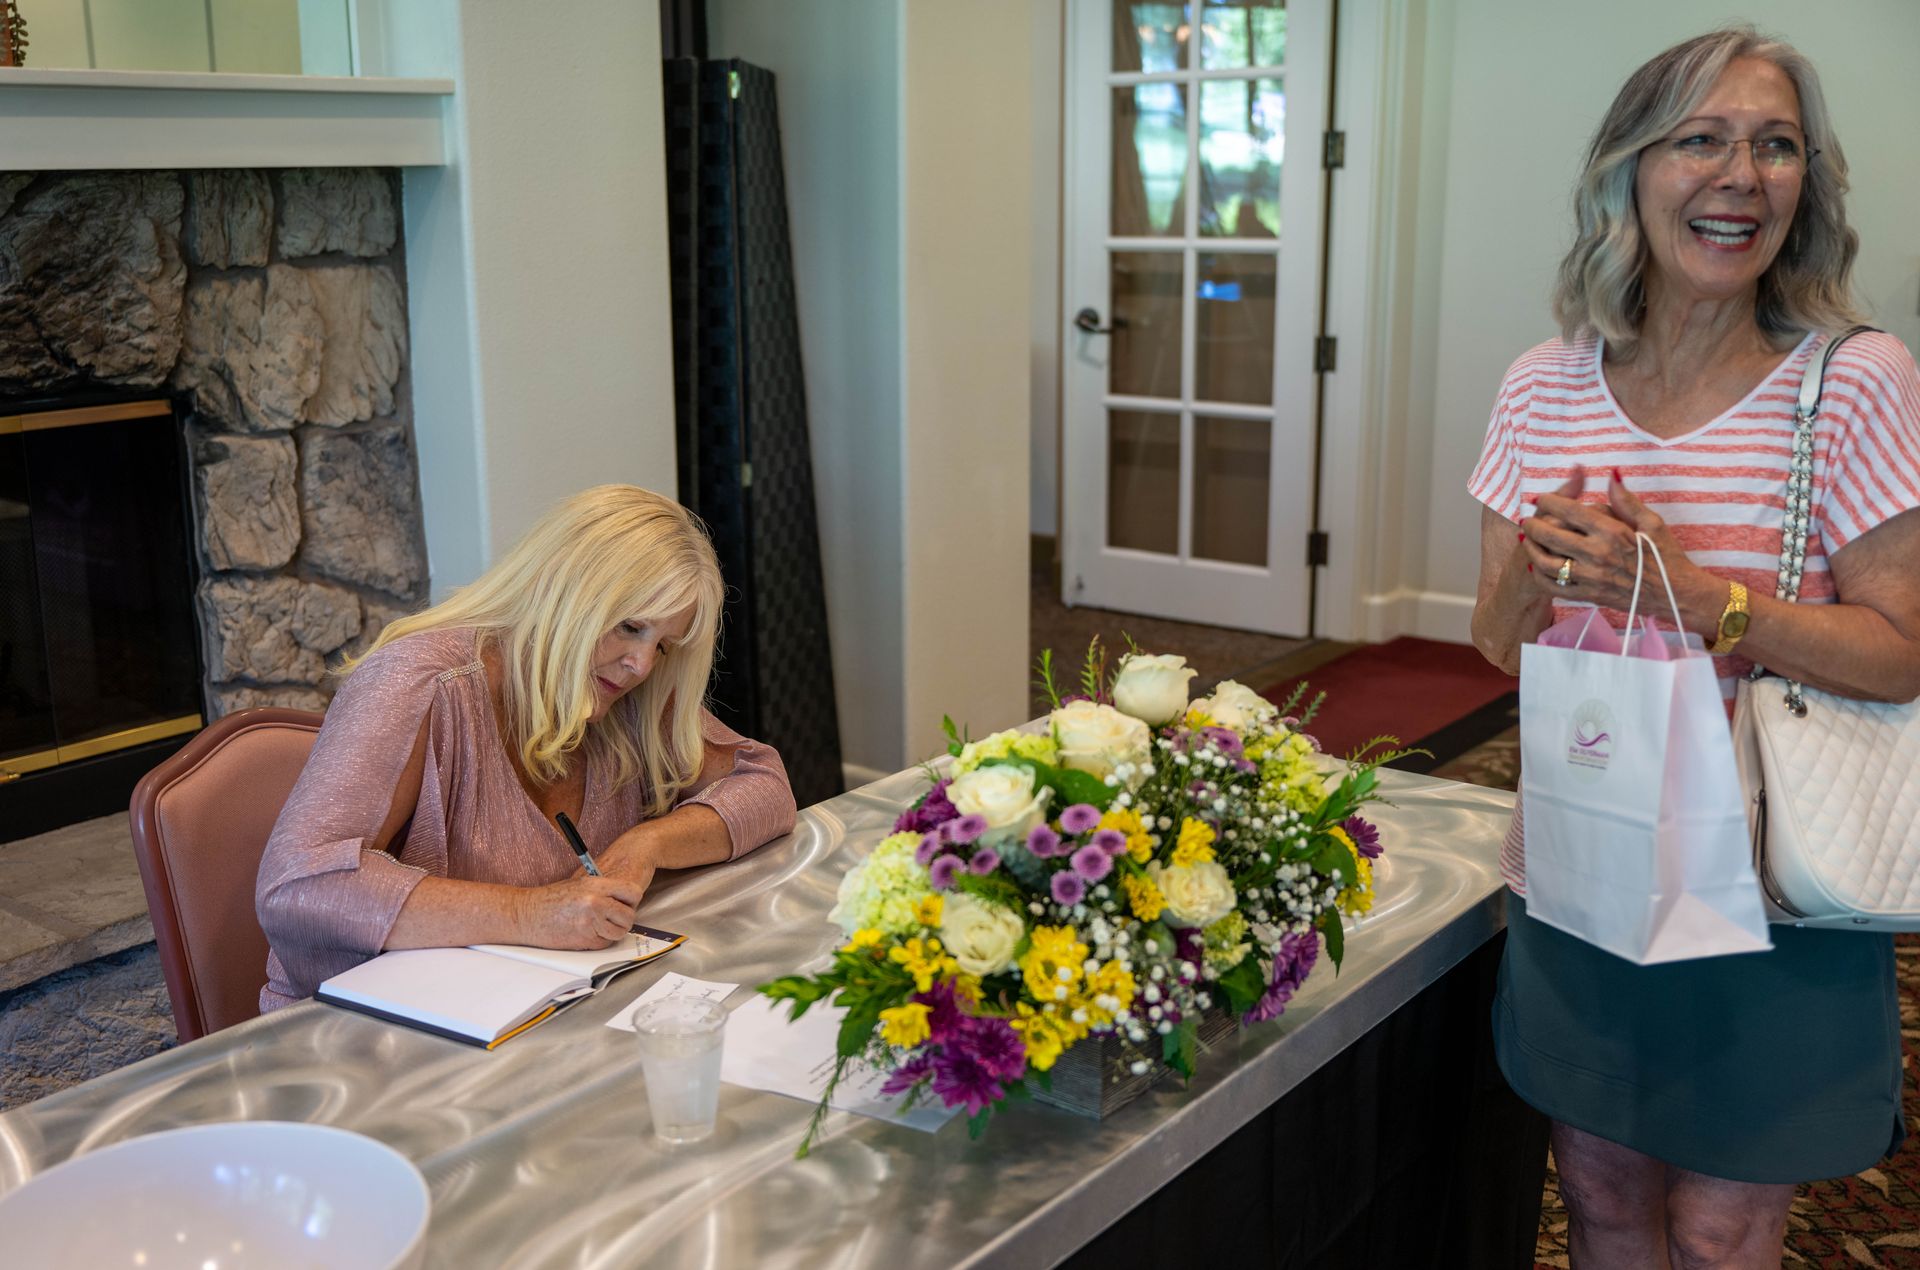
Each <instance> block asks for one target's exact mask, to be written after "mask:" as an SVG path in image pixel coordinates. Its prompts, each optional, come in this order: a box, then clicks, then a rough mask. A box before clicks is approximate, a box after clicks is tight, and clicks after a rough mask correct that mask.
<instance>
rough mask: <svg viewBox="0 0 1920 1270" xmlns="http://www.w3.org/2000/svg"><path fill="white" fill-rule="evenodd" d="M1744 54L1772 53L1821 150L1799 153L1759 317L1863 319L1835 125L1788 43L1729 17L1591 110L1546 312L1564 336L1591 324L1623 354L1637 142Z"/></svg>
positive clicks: (1641, 146) (1768, 322) (1774, 322)
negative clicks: (1571, 219)
mask: <svg viewBox="0 0 1920 1270" xmlns="http://www.w3.org/2000/svg"><path fill="white" fill-rule="evenodd" d="M1743 57H1755V58H1759V59H1761V60H1762V61H1766V62H1771V63H1772V64H1773V65H1775V66H1777V67H1779V68H1780V69H1781V70H1782V71H1783V72H1785V73H1786V75H1787V78H1789V79H1791V80H1792V81H1793V86H1794V89H1795V91H1796V92H1798V93H1799V95H1800V127H1801V131H1802V132H1803V133H1804V134H1805V136H1806V141H1807V146H1808V149H1809V153H1811V152H1812V151H1816V150H1817V151H1819V155H1818V157H1817V158H1814V159H1812V161H1810V162H1809V163H1808V165H1807V170H1806V176H1805V178H1804V180H1803V181H1802V183H1801V187H1800V204H1799V206H1798V208H1796V209H1795V211H1794V217H1793V224H1792V225H1791V226H1790V227H1789V228H1788V230H1787V240H1786V242H1785V243H1784V244H1782V245H1781V248H1780V254H1779V255H1778V256H1776V257H1774V261H1773V263H1772V265H1770V266H1769V267H1768V269H1767V272H1766V273H1765V274H1764V275H1762V277H1761V279H1760V294H1759V296H1758V299H1757V303H1756V308H1755V317H1756V319H1757V320H1758V322H1759V324H1760V329H1761V330H1762V331H1764V332H1766V333H1767V335H1768V336H1770V337H1772V338H1773V339H1774V340H1775V341H1776V342H1785V341H1786V340H1787V339H1788V337H1797V336H1798V335H1800V334H1801V333H1803V332H1806V331H1832V330H1843V329H1845V328H1846V327H1849V326H1852V325H1854V324H1855V323H1857V322H1860V321H1862V320H1863V319H1862V317H1861V316H1860V310H1859V308H1858V306H1857V304H1856V302H1855V300H1854V296H1853V283H1852V273H1853V258H1854V256H1855V254H1856V253H1857V252H1858V251H1859V248H1860V237H1859V235H1858V234H1856V233H1854V231H1853V229H1852V228H1851V227H1850V226H1849V225H1848V224H1847V209H1846V193H1847V156H1846V154H1845V152H1843V151H1842V150H1841V148H1840V140H1839V138H1838V137H1836V136H1834V134H1833V117H1832V116H1831V115H1830V114H1829V113H1828V111H1827V99H1826V96H1825V95H1824V94H1823V93H1822V92H1821V91H1820V77H1819V75H1817V74H1816V73H1815V72H1814V69H1813V64H1812V63H1811V62H1809V61H1808V60H1807V59H1806V58H1805V57H1804V56H1803V55H1802V54H1801V53H1800V52H1799V50H1797V49H1795V48H1794V47H1793V46H1792V45H1790V44H1785V43H1782V42H1781V41H1779V40H1774V39H1769V38H1766V37H1764V36H1762V35H1761V34H1760V33H1759V32H1757V31H1755V30H1754V29H1753V28H1752V27H1750V26H1730V27H1726V28H1724V29H1722V30H1718V31H1713V32H1709V33H1708V34H1706V35H1701V36H1696V37H1695V38H1693V39H1691V40H1688V41H1686V42H1685V43H1684V44H1676V45H1674V46H1673V47H1672V48H1670V49H1668V50H1667V51H1666V52H1664V53H1662V54H1660V55H1659V56H1658V57H1656V58H1654V59H1653V60H1652V61H1650V62H1648V63H1647V64H1646V65H1644V66H1642V67H1641V68H1640V69H1639V70H1637V71H1635V72H1634V73H1633V75H1632V76H1631V77H1630V78H1629V79H1628V80H1627V82H1626V86H1625V87H1623V88H1622V89H1621V90H1620V95H1619V96H1617V97H1615V98H1614V99H1613V106H1612V108H1611V109H1609V110H1608V111H1607V116H1606V118H1605V119H1603V120H1601V121H1600V128H1599V130H1598V131H1597V132H1595V133H1594V135H1593V143H1592V145H1591V146H1589V147H1588V150H1587V166H1586V170H1585V171H1584V172H1582V173H1581V175H1580V183H1579V185H1578V186H1577V188H1576V190H1575V193H1574V209H1575V215H1576V223H1577V227H1578V232H1577V236H1576V237H1575V239H1574V243H1573V248H1572V249H1571V250H1570V251H1568V252H1567V255H1566V258H1565V259H1564V260H1562V261H1561V262H1560V278H1559V281H1558V282H1557V283H1556V285H1555V286H1554V289H1553V316H1554V318H1555V319H1556V320H1557V321H1558V322H1559V323H1560V329H1561V333H1562V334H1563V335H1564V336H1565V337H1566V338H1567V339H1568V340H1569V341H1571V340H1574V339H1577V338H1579V337H1580V336H1582V335H1584V334H1587V333H1588V332H1597V333H1598V334H1599V335H1600V336H1601V338H1603V339H1604V340H1606V342H1607V344H1608V345H1609V346H1610V347H1611V348H1613V349H1614V350H1615V351H1617V352H1620V353H1621V354H1623V355H1631V354H1632V352H1633V347H1634V345H1635V343H1636V342H1637V341H1638V340H1639V337H1640V322H1641V319H1642V317H1643V316H1644V314H1645V311H1646V286H1645V270H1646V264H1647V241H1646V236H1645V234H1644V233H1643V232H1642V231H1641V228H1640V213H1639V209H1638V206H1637V204H1636V202H1635V199H1634V178H1635V177H1636V176H1637V175H1638V173H1639V170H1640V155H1641V152H1642V151H1644V150H1645V149H1646V148H1647V147H1648V146H1650V145H1652V144H1654V143H1655V142H1657V141H1659V140H1661V139H1662V138H1664V137H1665V136H1667V134H1669V133H1670V132H1672V131H1673V129H1674V128H1676V127H1678V126H1679V125H1680V124H1681V123H1682V122H1684V121H1685V120H1686V119H1687V118H1688V117H1690V116H1691V115H1692V114H1693V112H1694V111H1695V110H1697V109H1698V108H1699V105H1700V103H1701V101H1703V100H1704V99H1705V98H1706V95H1707V94H1708V93H1709V92H1711V91H1712V89H1713V86H1714V84H1715V83H1716V82H1717V81H1718V80H1719V78H1720V76H1721V75H1722V74H1723V73H1724V72H1725V71H1726V69H1727V67H1728V66H1730V65H1732V64H1733V63H1734V62H1735V61H1736V60H1738V59H1740V58H1743Z"/></svg>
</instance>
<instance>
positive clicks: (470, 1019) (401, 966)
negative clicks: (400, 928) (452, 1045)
mask: <svg viewBox="0 0 1920 1270" xmlns="http://www.w3.org/2000/svg"><path fill="white" fill-rule="evenodd" d="M686 939H687V937H686V936H685V935H675V934H673V933H671V932H670V931H664V930H653V929H651V928H650V927H646V926H635V927H634V928H633V931H632V933H631V934H629V935H628V936H627V937H626V939H624V940H623V941H621V942H620V943H617V944H614V945H612V946H611V947H608V948H598V949H593V950H591V951H587V952H573V951H567V950H564V949H557V948H527V947H523V946H521V945H519V944H475V945H473V946H472V947H470V948H410V949H406V950H403V951H400V952H389V953H381V954H380V955H379V956H378V957H375V958H373V959H372V960H370V961H363V962H361V963H360V964H359V965H357V966H355V967H353V968H352V969H351V970H343V971H341V972H340V973H339V974H337V975H335V976H333V978H331V979H328V980H326V981H325V982H324V983H322V984H321V985H320V989H319V991H317V992H315V993H314V994H313V996H314V999H315V1000H316V1001H325V1002H328V1003H329V1004H332V1005H339V1006H345V1007H346V1008H347V1009H349V1010H358V1011H359V1012H361V1013H362V1014H371V1015H373V1016H374V1017H375V1018H381V1019H386V1020H388V1021H389V1022H393V1023H404V1024H406V1025H407V1026H408V1027H417V1028H420V1029H422V1030H423V1031H427V1032H432V1033H434V1034H435V1035H438V1036H445V1037H450V1038H452V1039H453V1040H456V1041H465V1042H466V1043H467V1044H469V1045H479V1046H483V1047H485V1048H487V1049H492V1048H493V1047H494V1046H496V1045H498V1044H500V1042H502V1041H504V1040H506V1039H507V1038H508V1037H511V1036H517V1035H519V1034H520V1033H521V1032H524V1031H526V1030H527V1029H528V1028H530V1027H532V1026H533V1025H534V1024H536V1023H541V1022H544V1021H545V1020H547V1019H549V1018H551V1017H553V1015H554V1014H555V1013H556V1012H557V1011H559V1010H560V1009H562V1008H564V1007H565V1006H568V1005H571V1004H572V1003H573V1002H575V1001H578V1000H580V999H581V998H583V997H587V996H591V995H592V994H593V993H594V992H596V991H598V990H599V989H600V988H602V987H604V986H605V985H606V983H607V982H608V981H609V980H611V979H612V978H613V977H614V976H615V975H618V974H621V973H622V972H624V971H628V970H632V969H633V968H634V967H635V966H644V965H645V964H646V963H648V962H649V961H652V960H653V959H654V958H655V957H658V956H660V955H661V954H662V953H667V952H671V951H672V950H674V949H675V948H678V947H679V946H680V945H681V944H683V943H685V942H686Z"/></svg>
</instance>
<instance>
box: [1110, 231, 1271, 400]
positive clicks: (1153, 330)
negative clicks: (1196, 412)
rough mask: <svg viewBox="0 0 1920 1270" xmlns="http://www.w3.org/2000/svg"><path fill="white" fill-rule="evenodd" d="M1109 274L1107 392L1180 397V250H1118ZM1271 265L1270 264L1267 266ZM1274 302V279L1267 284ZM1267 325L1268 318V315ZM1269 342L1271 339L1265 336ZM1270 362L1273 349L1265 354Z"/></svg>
mask: <svg viewBox="0 0 1920 1270" xmlns="http://www.w3.org/2000/svg"><path fill="white" fill-rule="evenodd" d="M1112 259H1113V271H1112V275H1111V277H1110V278H1109V281H1108V285H1109V290H1108V292H1107V294H1108V296H1109V297H1111V299H1110V301H1109V303H1111V304H1112V306H1113V321H1112V325H1113V326H1114V327H1115V328H1116V329H1115V330H1114V332H1113V334H1112V335H1110V336H1108V337H1107V338H1108V339H1109V340H1111V341H1112V346H1111V348H1110V349H1109V350H1108V352H1109V358H1108V362H1107V390H1108V391H1109V392H1115V393H1120V394H1123V395H1125V396H1129V397H1170V398H1173V399H1175V400H1178V399H1179V396H1180V253H1179V252H1176V251H1116V252H1114V253H1113V257H1112ZM1269 267H1271V266H1269ZM1267 305H1268V308H1269V309H1271V308H1272V305H1273V282H1272V279H1271V277H1269V279H1268V282H1267ZM1268 322H1269V325H1271V322H1272V319H1271V318H1269V319H1268ZM1269 343H1271V340H1269ZM1268 364H1269V365H1271V364H1272V353H1271V351H1269V353H1268Z"/></svg>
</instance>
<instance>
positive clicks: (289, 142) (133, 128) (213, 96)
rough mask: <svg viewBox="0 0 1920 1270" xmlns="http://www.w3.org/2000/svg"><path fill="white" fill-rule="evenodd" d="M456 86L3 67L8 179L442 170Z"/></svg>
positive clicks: (0, 132)
mask: <svg viewBox="0 0 1920 1270" xmlns="http://www.w3.org/2000/svg"><path fill="white" fill-rule="evenodd" d="M453 91H454V86H453V81H452V80H450V79H377V78H364V77H351V78H349V77H338V78H335V77H323V76H308V75H239V74H229V73H218V74H212V73H205V72H184V71H103V70H40V69H36V68H33V67H8V68H4V69H0V118H4V119H6V120H7V126H6V128H4V129H0V171H28V172H31V171H61V170H69V171H70V170H78V169H132V168H174V169H192V168H250V167H251V168H269V167H270V168H291V167H315V168H339V167H438V166H441V165H443V164H445V163H446V161H447V143H446V127H445V123H444V116H445V113H446V101H447V99H448V98H449V97H450V96H451V95H452V94H453Z"/></svg>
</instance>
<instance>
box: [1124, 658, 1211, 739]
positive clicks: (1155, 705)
mask: <svg viewBox="0 0 1920 1270" xmlns="http://www.w3.org/2000/svg"><path fill="white" fill-rule="evenodd" d="M1199 673H1200V672H1199V671H1197V670H1195V669H1193V668H1192V667H1191V666H1188V665H1187V659H1186V658H1184V657H1181V656H1179V655H1178V654H1176V653H1158V654H1155V655H1153V656H1148V655H1147V654H1145V653H1132V654H1129V655H1128V656H1126V657H1123V658H1121V660H1120V674H1119V676H1118V677H1117V678H1116V679H1115V680H1114V681H1113V704H1114V705H1116V706H1119V707H1120V709H1121V710H1122V711H1124V712H1125V713H1127V714H1130V715H1132V716H1133V717H1134V718H1136V719H1139V720H1141V721H1143V722H1145V723H1149V724H1152V725H1153V726H1154V727H1156V728H1157V727H1159V726H1160V725H1161V724H1163V723H1167V722H1169V721H1171V720H1172V719H1173V718H1174V716H1175V715H1177V714H1179V713H1180V712H1181V711H1182V710H1184V709H1186V708H1187V680H1189V679H1191V678H1193V677H1194V676H1195V675H1197V674H1199Z"/></svg>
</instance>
